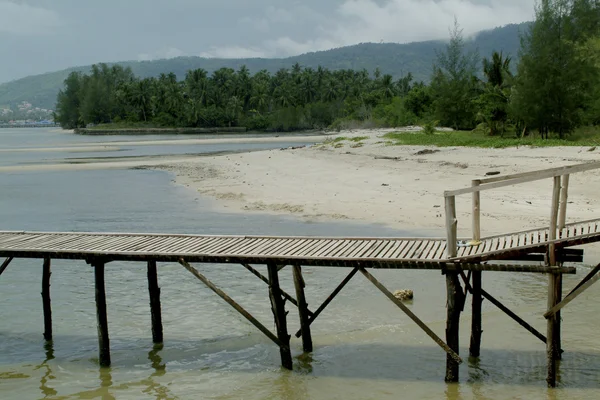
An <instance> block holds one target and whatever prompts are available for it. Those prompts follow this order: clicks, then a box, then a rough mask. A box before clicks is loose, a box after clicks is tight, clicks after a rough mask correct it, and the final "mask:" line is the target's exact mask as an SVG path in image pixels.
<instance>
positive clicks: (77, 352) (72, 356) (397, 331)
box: [0, 129, 600, 399]
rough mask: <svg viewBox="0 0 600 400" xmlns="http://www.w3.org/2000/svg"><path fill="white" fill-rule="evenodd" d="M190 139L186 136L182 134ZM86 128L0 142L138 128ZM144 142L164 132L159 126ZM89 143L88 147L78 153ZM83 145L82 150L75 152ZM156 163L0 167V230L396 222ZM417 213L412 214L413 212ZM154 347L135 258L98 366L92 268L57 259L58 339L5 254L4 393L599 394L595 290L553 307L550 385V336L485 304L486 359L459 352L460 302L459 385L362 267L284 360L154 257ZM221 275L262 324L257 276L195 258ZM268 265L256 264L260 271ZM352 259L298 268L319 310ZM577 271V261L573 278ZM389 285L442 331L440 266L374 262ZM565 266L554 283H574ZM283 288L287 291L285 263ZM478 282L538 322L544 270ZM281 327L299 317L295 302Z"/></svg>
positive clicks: (0, 363)
mask: <svg viewBox="0 0 600 400" xmlns="http://www.w3.org/2000/svg"><path fill="white" fill-rule="evenodd" d="M187 137H188V136H186V137H185V138H187ZM149 139H150V138H149V137H147V136H144V137H141V138H140V137H136V138H133V139H132V138H123V137H85V136H74V135H70V134H65V133H58V132H54V131H48V130H43V129H39V130H37V129H34V130H25V129H19V130H4V129H0V150H1V149H8V148H12V149H15V148H23V147H31V148H34V147H35V148H39V147H62V146H65V147H67V146H84V145H93V143H94V142H106V141H117V140H121V141H123V140H127V141H129V140H149ZM152 139H153V140H154V139H158V140H161V139H172V137H171V136H158V137H154V138H152ZM286 145H287V144H286V143H285V139H283V138H282V142H281V143H279V144H275V145H265V144H261V145H256V144H253V145H249V144H248V145H244V144H235V145H218V146H217V145H195V146H194V148H190V146H184V145H181V146H180V145H168V146H156V147H155V146H152V147H148V146H139V147H137V146H125V148H124V149H120V150H119V151H115V152H114V153H110V152H109V153H107V152H103V153H102V157H122V156H124V155H125V156H129V155H133V156H137V155H169V154H201V153H207V152H213V151H235V150H244V149H257V148H269V147H270V148H274V147H275V148H277V147H285V146H286ZM70 156H71V155H70V154H69V153H68V152H64V153H63V152H50V153H40V152H31V153H29V152H18V153H10V152H4V153H1V152H0V165H23V164H31V163H46V162H53V163H55V162H63V161H64V160H66V159H68V158H69V157H70ZM88 156H90V157H94V156H96V155H95V154H90V153H85V157H88ZM77 157H81V154H79V155H77ZM171 181H172V177H171V176H170V175H169V174H167V173H164V172H156V171H146V170H102V169H98V170H91V171H89V170H86V171H65V172H43V171H38V172H27V173H22V172H10V173H0V229H2V230H53V231H60V230H67V231H69V230H72V231H117V232H118V231H127V232H131V231H137V232H144V231H151V232H180V233H206V234H211V233H214V234H217V233H220V234H240V233H246V234H271V235H345V236H358V235H360V236H371V235H373V236H381V235H384V236H390V235H406V234H409V232H398V231H393V230H390V229H386V228H384V227H381V226H374V225H354V224H332V223H311V222H305V221H298V220H294V219H291V218H285V217H280V216H267V215H261V214H225V213H217V212H215V211H213V203H212V201H211V200H208V199H204V198H199V197H198V195H197V194H196V193H194V192H193V191H189V190H187V189H185V188H183V187H180V186H175V185H173V184H172V182H171ZM415 212H418V211H415ZM410 233H411V234H414V232H410ZM159 267H160V269H159V283H160V286H161V287H162V310H163V324H164V334H165V345H164V348H163V349H161V350H154V349H153V346H152V340H151V332H150V315H149V314H150V313H149V307H148V297H147V290H146V284H147V283H146V280H145V265H143V264H140V263H128V264H127V263H111V264H108V266H107V282H106V286H107V300H108V317H109V328H110V335H111V349H112V363H113V367H112V368H99V366H98V363H97V337H96V316H95V308H94V287H93V274H92V270H91V268H90V267H89V266H87V265H86V264H85V263H83V262H72V261H62V260H56V261H54V262H53V275H52V288H51V295H52V307H53V319H54V343H53V346H51V347H49V346H45V345H44V342H43V339H42V330H43V320H42V307H41V297H40V295H39V293H40V280H41V263H40V262H39V261H29V260H15V261H13V263H12V264H11V266H10V267H9V268H8V269H7V271H6V272H5V273H4V274H3V275H2V277H0V398H1V399H41V398H47V399H113V398H114V399H205V398H206V399H242V398H243V399H387V398H389V399H398V398H407V399H446V398H447V399H499V398H500V399H509V398H510V399H512V398H521V399H555V398H556V399H595V398H600V390H599V389H600V340H599V339H598V338H597V332H598V331H600V320H599V319H598V317H597V315H598V312H599V311H600V307H599V306H598V305H597V303H595V302H594V300H596V299H597V298H599V294H600V288H598V287H592V289H590V290H589V291H588V292H586V293H585V294H584V295H582V296H581V297H580V299H578V300H577V301H575V302H573V303H571V304H570V305H569V306H568V307H567V308H566V311H565V312H564V313H563V321H564V322H563V326H564V330H563V347H564V348H565V353H564V360H563V361H562V363H561V365H560V387H559V388H558V389H555V390H549V389H547V388H546V387H545V369H546V363H545V351H544V349H545V347H544V345H543V344H542V343H541V342H539V341H538V340H537V339H535V338H534V337H533V336H532V335H530V334H529V333H528V332H526V331H525V330H523V329H522V328H521V327H519V326H518V325H517V324H516V323H514V322H513V321H512V320H510V319H508V317H506V316H504V315H503V314H502V313H501V312H499V311H498V310H496V309H494V308H492V307H489V305H488V304H487V303H486V302H484V316H483V323H484V326H483V329H484V333H483V343H482V349H483V350H482V357H481V359H480V360H479V361H473V360H471V361H469V360H467V357H466V356H465V355H466V354H468V349H467V347H468V336H469V320H470V314H469V310H468V309H466V310H465V313H464V314H463V318H462V332H461V334H462V337H461V354H462V355H463V356H464V358H465V363H464V364H463V365H462V366H461V371H460V373H461V383H460V384H456V385H446V384H445V383H444V382H443V376H444V367H445V354H444V353H443V351H442V350H441V349H439V347H437V345H435V344H434V343H433V342H432V341H431V340H430V339H429V338H428V337H427V336H425V335H424V334H423V333H422V332H421V331H420V330H419V329H418V327H416V326H415V325H414V324H413V323H412V322H411V321H410V320H409V319H408V318H407V317H406V316H405V315H403V314H402V312H401V311H400V310H398V309H397V308H396V307H395V306H394V305H393V304H392V303H391V302H389V301H388V300H387V299H386V298H385V297H384V296H383V295H382V294H381V293H379V292H378V291H377V290H376V289H375V288H374V287H373V286H372V285H371V284H370V283H369V282H367V281H366V280H365V279H364V278H362V277H361V276H358V275H357V276H356V277H355V278H354V280H353V281H352V282H351V283H350V284H349V285H348V286H347V288H346V289H345V290H344V291H342V293H341V294H340V295H339V296H338V298H336V300H335V301H334V302H332V303H331V305H330V306H329V307H328V308H327V310H326V311H325V312H323V314H321V316H320V317H319V319H318V320H317V321H316V322H315V323H314V324H313V341H314V347H315V351H314V353H312V354H311V355H303V354H302V349H301V342H300V341H299V340H297V339H295V338H293V339H292V351H293V355H294V371H293V372H289V371H284V370H282V369H281V368H280V367H279V352H278V350H277V348H276V347H275V346H274V345H273V344H272V343H270V342H269V340H268V339H267V338H265V337H264V336H262V334H260V332H258V331H257V330H256V329H255V328H254V327H252V326H251V325H250V324H249V323H247V322H246V321H245V320H243V318H242V317H240V316H239V315H238V314H237V313H236V312H235V311H233V310H232V309H231V308H230V307H229V306H228V305H227V304H226V303H224V302H223V301H222V300H221V299H220V298H218V297H217V296H216V295H214V294H213V293H212V292H211V291H210V290H209V289H207V288H205V287H204V286H202V285H201V284H200V283H199V282H198V281H197V280H196V279H195V278H193V277H192V276H191V275H190V274H189V273H188V272H187V271H185V270H184V269H183V268H182V267H181V266H179V265H177V264H161V265H160V266H159ZM198 267H199V268H200V269H201V270H202V271H203V272H204V273H205V274H206V275H207V276H208V277H209V279H211V280H213V281H214V282H215V283H216V284H217V285H218V286H220V287H222V288H224V289H226V291H227V292H228V293H230V294H231V296H232V297H233V298H234V299H235V300H236V301H238V302H239V303H241V304H242V305H244V306H245V307H247V309H248V310H249V311H250V312H251V313H252V314H253V315H254V316H256V317H257V318H258V319H260V320H261V321H263V322H265V325H266V326H267V327H273V323H272V315H271V311H270V306H269V303H268V297H267V287H266V285H264V284H263V283H262V282H261V281H259V280H258V279H256V278H255V277H254V276H253V275H250V274H249V273H248V272H247V271H246V270H244V269H243V268H242V267H241V266H239V267H237V266H235V265H200V266H198ZM263 272H264V271H263ZM348 272H349V270H346V269H343V268H320V269H318V268H305V280H306V283H307V297H308V302H309V306H310V307H311V308H312V309H313V310H314V309H315V308H316V307H318V305H319V304H320V303H321V302H322V301H323V299H325V298H326V297H327V296H328V294H329V293H330V292H331V291H332V290H333V289H334V288H335V286H336V285H337V284H338V283H339V282H340V281H341V280H342V279H343V277H344V276H345V275H346V274H347V273H348ZM583 273H585V270H583V269H582V270H580V271H579V278H581V275H582V274H583ZM374 275H376V276H377V277H378V278H379V279H380V280H381V281H383V282H384V283H385V285H386V286H388V287H389V288H390V289H392V290H395V289H400V288H411V289H413V290H414V292H415V300H414V302H413V303H412V304H410V305H409V307H410V308H411V309H412V310H413V311H414V312H415V313H416V314H417V315H418V316H420V317H421V318H423V319H424V320H425V321H426V322H427V323H428V324H429V325H430V327H432V329H433V330H434V331H436V332H437V333H438V334H439V335H440V336H442V335H443V332H444V329H445V282H444V279H443V277H442V276H440V275H438V274H437V273H435V272H423V271H375V272H374ZM575 279H577V278H576V277H568V278H567V279H566V282H565V290H567V289H570V288H571V287H572V286H573V285H574V284H575ZM282 285H283V287H284V289H285V290H287V291H289V292H293V290H294V289H293V283H292V280H291V270H287V269H284V270H283V272H282ZM484 285H485V287H486V289H487V290H488V291H489V292H490V293H493V294H494V295H495V296H496V297H498V298H499V299H500V300H502V301H504V302H505V303H506V304H507V305H508V306H509V307H511V308H512V309H513V310H515V311H516V312H517V313H519V314H520V315H521V316H522V317H524V318H525V319H526V320H528V321H530V322H531V323H532V324H533V325H534V326H535V327H536V328H538V329H539V330H541V331H542V332H544V331H545V323H544V319H543V317H542V313H543V310H544V308H545V306H544V305H545V298H546V278H545V277H544V276H537V275H535V276H527V275H511V274H508V273H495V274H494V273H487V274H485V275H484ZM288 323H289V326H290V331H291V332H295V330H296V329H297V328H298V317H297V314H295V313H294V310H293V309H291V310H290V314H289V316H288Z"/></svg>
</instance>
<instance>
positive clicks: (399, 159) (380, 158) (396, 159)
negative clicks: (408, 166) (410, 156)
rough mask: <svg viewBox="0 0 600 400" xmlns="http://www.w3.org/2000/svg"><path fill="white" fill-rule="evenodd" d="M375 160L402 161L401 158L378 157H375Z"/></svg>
mask: <svg viewBox="0 0 600 400" xmlns="http://www.w3.org/2000/svg"><path fill="white" fill-rule="evenodd" d="M373 158H374V159H375V160H394V161H402V159H401V158H400V157H388V156H376V157H373Z"/></svg>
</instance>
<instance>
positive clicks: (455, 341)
mask: <svg viewBox="0 0 600 400" xmlns="http://www.w3.org/2000/svg"><path fill="white" fill-rule="evenodd" d="M458 275H459V274H458V272H450V271H447V272H446V292H447V319H446V343H447V344H448V347H450V348H451V349H452V350H453V351H454V352H455V353H456V354H457V355H458V354H459V337H458V334H459V327H460V313H461V311H462V309H463V307H464V303H465V294H464V292H463V290H462V287H461V286H460V280H459V279H458ZM458 365H459V363H458V362H457V361H456V359H454V357H452V356H451V354H450V353H448V354H447V356H446V378H445V381H446V382H458Z"/></svg>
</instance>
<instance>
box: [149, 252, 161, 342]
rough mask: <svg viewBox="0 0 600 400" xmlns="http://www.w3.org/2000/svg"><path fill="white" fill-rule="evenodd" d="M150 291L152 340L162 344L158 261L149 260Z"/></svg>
mask: <svg viewBox="0 0 600 400" xmlns="http://www.w3.org/2000/svg"><path fill="white" fill-rule="evenodd" d="M148 293H149V295H150V314H151V317H152V341H153V342H154V343H155V344H160V343H162V342H163V326H162V315H161V309H160V287H158V276H157V271H156V261H148Z"/></svg>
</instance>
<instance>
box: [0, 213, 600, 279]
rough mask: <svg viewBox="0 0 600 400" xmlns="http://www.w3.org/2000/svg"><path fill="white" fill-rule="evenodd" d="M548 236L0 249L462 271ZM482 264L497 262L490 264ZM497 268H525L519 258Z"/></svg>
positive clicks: (115, 238)
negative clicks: (472, 241)
mask: <svg viewBox="0 0 600 400" xmlns="http://www.w3.org/2000/svg"><path fill="white" fill-rule="evenodd" d="M549 237H550V235H549V231H548V229H547V228H546V229H534V230H530V231H524V232H518V233H511V234H508V235H499V236H493V237H489V238H483V239H482V240H481V243H480V244H479V245H476V246H472V245H471V246H469V245H465V246H463V247H460V246H459V247H458V252H457V256H456V257H453V258H448V257H446V239H436V238H431V239H428V238H419V239H417V238H335V237H273V236H205V235H169V234H136V233H59V232H0V256H4V257H31V258H43V257H50V258H54V259H84V260H90V259H96V258H101V259H104V260H110V261H118V260H123V261H147V260H153V261H173V262H177V261H179V260H180V259H181V258H184V259H185V260H188V261H189V262H210V263H261V264H262V263H267V262H272V263H277V264H295V265H315V266H356V265H357V263H360V266H362V267H368V268H392V269H393V268H397V269H407V268H415V269H418V268H421V269H436V268H440V269H441V268H445V267H446V264H448V263H453V262H459V263H461V267H463V268H462V269H464V270H469V269H470V268H474V269H477V270H486V268H488V267H486V264H482V265H479V266H474V265H473V266H472V265H470V263H473V264H475V263H479V262H481V261H488V260H503V259H508V258H510V257H515V256H517V257H518V256H519V255H525V254H531V253H536V252H541V251H543V250H544V249H545V248H546V247H547V246H548V244H549V243H551V241H550V240H549ZM557 237H558V239H557V240H554V241H552V243H554V244H555V245H556V246H557V247H558V248H566V247H570V246H575V245H580V244H584V243H591V242H598V241H600V219H598V220H592V221H585V222H579V223H575V224H570V225H567V226H566V227H565V228H564V229H562V230H560V231H559V232H558V235H557ZM489 268H492V269H494V270H497V269H498V268H497V266H492V265H490V266H489ZM505 268H506V269H505V270H507V271H521V272H526V271H524V270H523V266H520V265H514V266H510V265H507V266H505ZM529 268H533V267H532V266H530V267H529ZM540 268H541V267H540ZM532 272H533V271H532ZM538 272H543V271H541V270H540V271H538Z"/></svg>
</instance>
